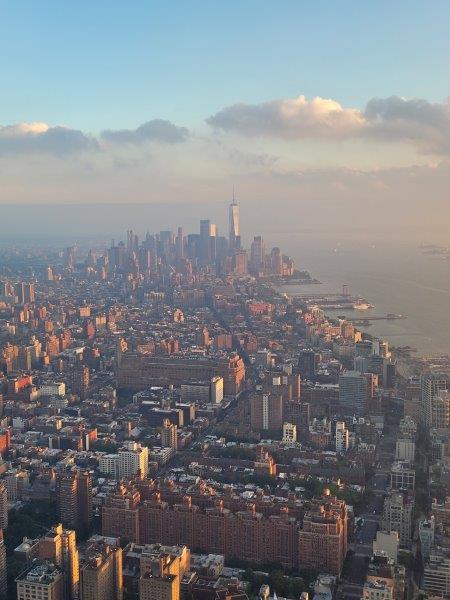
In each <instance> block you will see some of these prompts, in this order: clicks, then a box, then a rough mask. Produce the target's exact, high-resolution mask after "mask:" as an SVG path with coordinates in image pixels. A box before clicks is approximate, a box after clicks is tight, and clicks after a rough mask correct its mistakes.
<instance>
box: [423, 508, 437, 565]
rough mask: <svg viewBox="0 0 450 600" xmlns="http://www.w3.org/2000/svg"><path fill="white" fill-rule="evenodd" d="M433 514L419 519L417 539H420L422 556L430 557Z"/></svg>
mask: <svg viewBox="0 0 450 600" xmlns="http://www.w3.org/2000/svg"><path fill="white" fill-rule="evenodd" d="M434 530H435V524H434V516H431V518H430V519H422V520H421V521H419V539H420V552H421V554H422V558H424V559H428V558H430V554H431V550H432V548H433V545H434Z"/></svg>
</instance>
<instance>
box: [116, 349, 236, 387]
mask: <svg viewBox="0 0 450 600" xmlns="http://www.w3.org/2000/svg"><path fill="white" fill-rule="evenodd" d="M214 377H222V378H223V391H224V394H225V395H227V396H235V395H236V394H239V393H240V392H242V390H243V389H244V382H245V365H244V361H243V360H242V358H241V357H240V356H239V355H238V354H236V353H231V354H225V355H222V354H219V355H217V356H206V355H205V356H204V355H194V354H179V355H178V354H174V355H171V356H153V355H148V354H139V353H137V352H124V353H122V354H121V356H120V360H118V369H117V385H118V387H119V388H125V389H128V390H132V391H135V392H137V391H139V390H145V389H147V388H149V387H151V386H162V387H168V386H169V385H174V386H181V385H182V384H187V383H189V382H191V381H211V379H212V378H214Z"/></svg>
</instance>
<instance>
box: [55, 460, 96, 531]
mask: <svg viewBox="0 0 450 600" xmlns="http://www.w3.org/2000/svg"><path fill="white" fill-rule="evenodd" d="M56 494H57V502H58V508H59V515H60V519H61V522H62V524H63V525H65V526H68V527H72V528H73V529H76V530H77V531H88V530H89V527H90V524H91V521H92V476H91V474H90V473H89V472H81V471H77V470H76V471H71V472H69V473H60V474H58V477H57V480H56Z"/></svg>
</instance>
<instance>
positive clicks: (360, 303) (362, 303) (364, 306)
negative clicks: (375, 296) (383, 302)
mask: <svg viewBox="0 0 450 600" xmlns="http://www.w3.org/2000/svg"><path fill="white" fill-rule="evenodd" d="M353 308H354V309H356V310H369V309H370V308H375V307H374V305H373V304H370V302H367V300H364V298H358V300H357V301H356V302H355V304H354V305H353Z"/></svg>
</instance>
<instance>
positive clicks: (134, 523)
mask: <svg viewBox="0 0 450 600" xmlns="http://www.w3.org/2000/svg"><path fill="white" fill-rule="evenodd" d="M139 502H140V495H139V492H138V490H137V489H136V488H135V487H134V486H132V485H128V486H127V485H125V484H124V483H122V482H121V483H119V484H118V485H117V489H116V490H115V491H114V492H111V493H110V494H108V496H107V497H106V500H105V504H104V505H103V507H102V533H103V535H106V536H113V537H120V538H121V539H123V540H126V541H129V542H138V541H139Z"/></svg>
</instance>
